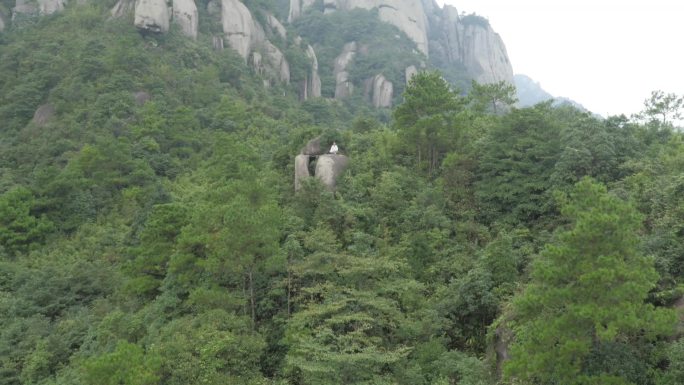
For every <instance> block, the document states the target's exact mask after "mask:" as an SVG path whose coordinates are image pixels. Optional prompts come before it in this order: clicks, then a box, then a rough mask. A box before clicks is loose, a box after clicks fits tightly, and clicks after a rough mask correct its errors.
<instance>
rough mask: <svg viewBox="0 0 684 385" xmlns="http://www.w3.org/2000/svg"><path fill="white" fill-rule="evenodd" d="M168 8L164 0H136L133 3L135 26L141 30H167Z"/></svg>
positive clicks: (164, 31) (156, 31) (155, 31)
mask: <svg viewBox="0 0 684 385" xmlns="http://www.w3.org/2000/svg"><path fill="white" fill-rule="evenodd" d="M170 18H171V15H170V14H169V8H168V7H167V6H166V1H165V0H138V2H137V3H136V5H135V26H136V27H138V29H141V30H143V31H149V32H154V33H166V32H168V31H169V20H170Z"/></svg>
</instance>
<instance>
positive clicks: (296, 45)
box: [0, 0, 514, 108]
mask: <svg viewBox="0 0 684 385" xmlns="http://www.w3.org/2000/svg"><path fill="white" fill-rule="evenodd" d="M68 1H71V2H73V3H75V4H78V3H79V2H77V1H76V0H15V1H14V6H13V7H10V8H7V9H5V10H4V11H3V9H2V8H0V31H2V30H3V29H4V28H7V27H8V26H10V25H11V24H12V23H14V22H15V20H18V21H20V20H21V19H22V18H25V17H34V16H40V15H48V14H52V13H55V12H58V11H61V10H63V9H64V8H65V7H66V6H69V4H68ZM83 1H85V0H81V3H82V2H83ZM198 6H200V7H204V9H199V10H198ZM10 9H11V12H10V11H9V10H10ZM310 9H313V10H318V11H319V12H320V13H322V14H330V13H332V12H345V11H351V10H354V9H364V10H372V11H373V12H376V14H377V17H378V18H379V19H380V20H381V21H384V22H386V23H388V24H390V25H393V26H394V27H396V28H397V29H398V30H399V31H401V32H403V33H404V34H405V36H406V38H408V39H409V40H410V41H411V42H412V43H413V44H415V46H413V47H414V48H413V52H412V54H413V55H414V57H416V58H417V60H413V64H411V63H406V64H404V66H405V67H406V68H405V69H404V67H401V69H400V70H401V72H402V73H401V75H396V74H395V75H394V76H388V73H387V72H384V73H383V71H382V70H377V71H373V72H370V71H369V72H367V73H365V74H364V75H363V77H361V78H359V77H358V76H357V77H356V78H354V79H353V77H352V76H351V72H350V71H351V68H353V67H354V65H355V63H356V61H358V60H360V58H364V59H365V60H368V50H369V48H368V47H367V46H364V45H363V44H362V43H361V42H357V41H347V42H346V44H345V45H344V47H342V48H341V50H340V51H337V52H338V53H336V55H337V56H336V57H335V56H333V57H332V58H330V57H329V56H328V57H327V58H325V60H324V62H320V57H319V56H318V55H317V51H318V50H319V49H320V48H321V47H320V46H317V45H315V44H314V45H310V44H307V42H305V41H303V40H302V38H300V37H298V36H296V37H295V36H291V35H290V34H291V33H292V32H291V27H290V26H286V25H283V23H282V22H281V21H280V20H279V19H278V17H276V15H274V14H273V13H271V12H270V11H266V10H263V9H250V8H249V7H247V6H246V5H245V3H243V2H242V1H240V0H211V1H209V2H207V3H204V2H202V3H200V2H197V3H196V2H195V1H194V0H119V1H118V2H117V3H116V4H115V5H114V7H113V8H112V9H111V11H110V13H111V15H112V16H113V17H122V18H131V20H132V22H133V23H134V24H135V26H136V27H137V28H138V29H139V30H140V31H141V32H142V33H150V34H159V33H167V32H168V31H169V29H170V28H171V26H172V25H174V24H175V25H177V26H178V27H179V28H180V31H181V32H182V33H183V34H184V35H186V36H188V37H190V38H192V39H197V38H198V28H199V24H200V20H199V17H200V16H199V15H208V17H210V18H212V20H216V21H215V23H218V28H220V31H221V32H220V33H217V32H213V33H212V35H213V36H212V37H211V38H212V39H213V40H212V41H213V47H214V49H224V48H226V47H229V48H232V49H233V50H235V51H236V52H237V53H238V54H239V55H240V56H241V57H242V58H243V59H244V61H245V63H246V64H248V65H249V66H250V67H252V68H253V70H254V71H255V72H256V73H258V74H259V75H261V76H262V77H263V78H264V84H265V85H266V86H270V85H273V84H276V83H278V84H288V83H290V81H293V82H295V87H296V88H297V89H298V90H299V94H300V99H302V100H306V99H308V98H312V97H320V96H321V89H322V85H321V82H322V80H321V76H320V75H319V66H322V67H323V68H331V69H332V81H333V82H334V84H333V90H334V95H333V92H332V91H330V92H329V93H328V95H327V96H329V97H333V96H334V98H335V99H344V98H348V97H350V96H352V94H354V92H355V88H356V90H357V92H359V94H360V95H363V96H364V97H365V98H366V99H367V100H368V101H369V102H370V103H372V104H373V105H374V106H375V107H378V108H386V107H391V106H392V100H393V98H394V97H395V96H396V95H397V94H399V93H400V92H401V90H402V89H403V84H404V83H405V82H408V80H409V79H410V77H411V76H412V75H413V74H415V73H416V72H417V71H418V70H419V68H421V67H422V68H430V67H432V68H437V69H440V70H441V71H442V72H443V73H444V74H445V77H446V78H447V79H448V80H450V81H452V82H454V79H455V78H458V79H462V80H461V81H462V84H460V85H461V86H462V85H463V84H469V79H474V80H476V81H478V82H480V83H494V82H498V81H501V80H505V81H507V82H510V83H512V84H513V82H514V80H513V70H512V67H511V63H510V60H509V58H508V55H507V53H506V48H505V46H504V43H503V41H502V39H501V37H500V36H499V35H498V34H497V33H496V32H494V30H493V29H492V27H491V26H490V25H489V22H488V21H487V20H486V19H484V18H481V17H478V16H475V15H462V14H459V13H458V12H457V10H456V8H454V7H452V6H445V7H439V6H438V5H437V3H436V2H435V0H325V1H323V2H314V1H312V0H290V3H289V12H288V13H287V19H288V22H289V23H295V22H296V21H297V19H298V18H301V17H303V15H304V13H305V12H307V11H308V10H310ZM203 17H207V16H203ZM216 29H217V28H214V31H216ZM288 33H290V34H288ZM397 38H399V35H397ZM404 39H405V38H404ZM336 49H339V48H336ZM371 49H372V48H371ZM288 50H289V51H290V54H292V51H293V50H294V51H297V52H299V55H300V56H301V57H303V58H304V59H303V60H299V65H300V66H301V65H302V64H301V63H305V64H304V65H307V66H308V69H306V70H305V71H301V70H300V71H299V75H298V76H297V77H296V78H295V79H292V76H293V75H292V69H291V68H290V66H291V63H290V62H289V61H288V56H286V55H285V53H284V52H287V51H288ZM408 50H411V48H408ZM383 60H390V61H391V60H393V59H392V58H386V59H383ZM409 64H410V65H409ZM453 73H456V74H457V75H456V76H450V74H453ZM389 75H391V74H389ZM328 84H329V83H328ZM323 88H324V87H323Z"/></svg>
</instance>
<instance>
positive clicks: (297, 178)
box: [294, 154, 311, 191]
mask: <svg viewBox="0 0 684 385" xmlns="http://www.w3.org/2000/svg"><path fill="white" fill-rule="evenodd" d="M310 176H311V175H310V174H309V156H308V155H303V154H300V155H297V156H296V157H295V175H294V185H295V191H299V189H300V188H302V181H303V180H304V179H306V178H308V177H310Z"/></svg>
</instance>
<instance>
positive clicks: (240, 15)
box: [221, 0, 264, 61]
mask: <svg viewBox="0 0 684 385" xmlns="http://www.w3.org/2000/svg"><path fill="white" fill-rule="evenodd" d="M221 23H222V24H223V33H224V34H225V35H226V40H228V44H230V46H231V47H232V48H233V49H234V50H235V51H237V53H238V54H240V56H242V58H243V59H245V61H246V60H247V59H248V58H249V54H250V53H251V51H252V46H253V44H254V43H255V42H258V41H262V40H263V39H264V36H263V35H264V34H263V31H261V29H260V28H257V24H256V22H255V21H254V19H253V18H252V14H251V13H250V12H249V9H247V7H246V6H245V5H244V4H242V3H241V2H240V1H238V0H221Z"/></svg>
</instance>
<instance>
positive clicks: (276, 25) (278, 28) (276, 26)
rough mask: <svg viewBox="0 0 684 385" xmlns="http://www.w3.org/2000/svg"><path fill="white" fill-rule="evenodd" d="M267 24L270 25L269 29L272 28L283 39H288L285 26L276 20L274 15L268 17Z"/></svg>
mask: <svg viewBox="0 0 684 385" xmlns="http://www.w3.org/2000/svg"><path fill="white" fill-rule="evenodd" d="M266 22H267V23H268V27H269V28H271V30H272V31H274V32H275V33H277V34H278V35H280V37H282V38H283V39H287V30H286V29H285V27H284V26H283V24H282V23H281V22H280V21H279V20H278V19H276V17H275V16H273V15H272V14H270V13H269V14H268V15H266Z"/></svg>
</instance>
